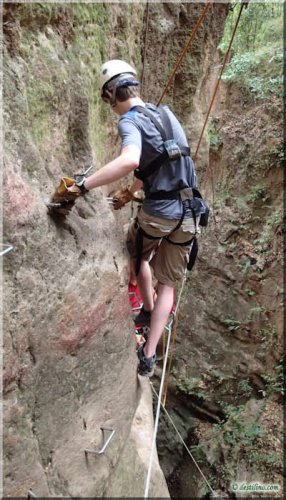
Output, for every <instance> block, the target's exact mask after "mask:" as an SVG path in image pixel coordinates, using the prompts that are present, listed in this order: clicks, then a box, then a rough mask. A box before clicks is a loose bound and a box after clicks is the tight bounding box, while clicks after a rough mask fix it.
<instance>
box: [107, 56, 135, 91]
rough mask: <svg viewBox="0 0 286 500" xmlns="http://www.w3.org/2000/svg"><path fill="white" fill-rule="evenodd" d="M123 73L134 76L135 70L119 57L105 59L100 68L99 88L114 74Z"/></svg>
mask: <svg viewBox="0 0 286 500" xmlns="http://www.w3.org/2000/svg"><path fill="white" fill-rule="evenodd" d="M124 73H129V74H131V75H134V76H136V70H135V69H134V68H132V66H130V64H128V63H126V62H125V61H121V60H120V59H112V60H111V61H107V62H106V63H104V64H103V65H102V66H101V68H100V77H99V85H100V88H101V89H102V88H103V87H104V85H105V84H106V83H107V82H109V80H111V79H112V78H114V77H115V76H118V75H121V74H124Z"/></svg>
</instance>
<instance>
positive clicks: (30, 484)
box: [3, 3, 228, 497]
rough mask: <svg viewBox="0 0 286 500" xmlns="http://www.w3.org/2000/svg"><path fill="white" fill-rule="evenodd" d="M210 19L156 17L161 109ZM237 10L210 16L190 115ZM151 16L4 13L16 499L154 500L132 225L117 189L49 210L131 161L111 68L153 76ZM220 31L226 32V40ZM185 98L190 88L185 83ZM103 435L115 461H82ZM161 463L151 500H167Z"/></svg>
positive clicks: (104, 7) (8, 336)
mask: <svg viewBox="0 0 286 500" xmlns="http://www.w3.org/2000/svg"><path fill="white" fill-rule="evenodd" d="M201 7H202V6H198V5H195V4H179V3H178V4H153V5H150V14H151V15H150V19H151V21H150V24H149V34H148V42H147V43H148V47H147V52H146V61H145V62H146V64H147V66H146V67H147V73H148V74H147V75H146V74H145V78H147V81H148V82H149V83H148V89H150V100H155V99H154V98H156V97H157V95H158V94H159V89H160V88H162V83H163V76H164V77H165V76H167V74H168V72H169V70H170V68H171V65H172V64H173V62H174V60H175V58H176V57H177V55H178V53H179V51H180V50H181V48H182V46H183V45H184V43H185V40H186V38H187V36H188V35H189V32H190V30H191V29H192V28H193V26H194V23H195V21H196V19H197V18H198V15H199V11H200V8H201ZM227 10H228V7H227V6H213V7H212V8H211V10H210V12H209V14H208V17H207V24H206V27H205V28H204V29H203V30H202V31H201V33H200V35H199V41H198V42H196V45H195V47H196V48H195V50H194V59H193V60H192V64H191V65H190V58H189V57H188V58H187V60H186V61H185V63H184V65H183V67H182V70H180V72H179V73H178V76H177V79H178V81H180V79H185V82H186V85H187V91H188V92H190V100H189V104H188V106H189V107H191V106H192V96H193V95H194V92H195V89H196V88H197V83H198V81H199V80H200V79H202V77H203V72H204V71H205V66H204V65H203V63H202V61H203V55H202V53H203V52H204V50H205V49H206V48H207V50H208V51H210V50H211V48H212V50H214V48H215V44H216V41H217V40H218V38H219V35H220V33H221V31H222V26H223V21H224V18H225V15H226V12H227ZM144 13H146V10H145V6H144V5H142V4H136V3H135V4H132V3H131V4H126V5H119V4H114V5H111V4H108V3H107V4H97V3H96V4H69V5H67V4H15V3H13V4H12V3H11V4H8V3H6V4H5V6H4V12H3V21H4V35H5V47H4V61H3V62H4V73H5V82H4V125H5V130H4V132H5V158H4V162H5V173H4V207H3V208H4V210H3V211H4V235H3V239H4V242H9V243H10V244H12V245H13V251H12V252H11V253H9V254H7V255H6V256H5V257H4V287H5V299H4V345H5V357H4V371H3V381H4V403H3V404H4V451H5V463H4V495H6V496H14V497H18V496H26V495H27V491H28V490H29V489H30V488H31V489H32V490H33V491H34V493H35V494H36V495H37V496H73V497H74V496H83V497H84V496H86V497H95V496H98V497H99V496H109V495H113V496H121V495H124V496H126V495H129V496H130V497H136V496H142V495H143V487H144V479H145V477H144V476H145V473H144V471H146V468H147V465H148V464H147V460H148V459H147V455H148V453H147V448H148V446H149V445H148V440H150V438H151V433H152V417H151V411H152V409H151V400H150V390H149V388H148V387H146V384H145V385H143V388H142V387H141V386H140V387H139V385H138V380H137V375H136V356H135V352H134V339H133V336H132V330H133V329H132V322H131V319H130V310H129V306H128V300H127V292H126V283H127V265H126V264H127V257H126V253H125V248H124V236H123V233H122V228H121V226H122V224H123V221H124V222H126V219H127V217H128V212H127V210H126V211H125V213H123V215H122V214H115V215H114V214H113V213H112V212H111V211H110V208H109V206H108V205H107V202H106V200H105V197H104V195H105V194H106V193H107V190H105V189H103V190H96V192H93V193H90V194H88V196H86V198H85V199H80V200H78V202H77V203H76V207H75V208H74V209H73V211H72V213H71V214H70V215H69V216H68V217H66V218H65V219H60V218H51V217H50V216H48V215H47V209H46V206H45V200H46V199H48V198H49V197H50V195H51V194H52V192H53V191H54V189H55V186H56V185H57V183H58V182H59V180H60V178H61V177H62V176H63V175H68V176H72V175H73V174H74V173H76V172H78V171H81V170H82V169H83V167H85V166H86V165H88V164H90V163H91V162H92V161H94V160H95V163H96V165H97V164H98V162H99V163H104V162H106V161H108V160H109V159H110V158H112V157H113V155H114V154H116V152H118V143H116V120H114V117H112V116H111V114H110V113H109V111H108V110H107V109H106V107H104V105H102V103H101V102H100V96H99V92H98V90H97V75H98V69H99V67H100V64H101V63H102V61H103V60H104V59H107V58H116V57H122V58H126V59H128V60H129V61H130V62H131V63H133V64H134V65H135V66H137V68H138V69H139V70H140V68H141V66H142V59H143V48H142V50H141V52H140V47H143V41H144V37H145V31H144V29H145V26H146V15H145V18H144ZM143 18H144V19H143ZM219 19H220V21H219ZM189 20H191V21H190V23H189ZM143 21H144V22H143ZM211 21H215V23H218V22H221V28H220V30H219V32H218V33H215V34H214V37H213V39H212V36H211V32H210V31H207V27H208V26H210V24H209V23H210V22H211ZM141 42H142V44H141ZM158 47H159V52H160V54H158ZM161 52H162V53H161ZM199 68H201V69H199ZM144 88H145V89H146V91H147V86H145V87H144ZM175 88H176V89H178V92H181V91H182V86H181V85H177V81H176V86H175ZM155 90H156V92H155ZM176 92H177V90H176ZM176 101H178V112H179V114H180V113H181V115H182V116H181V117H182V118H184V116H183V110H184V111H185V114H187V113H188V109H189V108H186V107H185V102H183V99H181V98H180V95H178V96H177V95H176V96H175V98H174V104H176ZM148 398H149V399H148ZM102 426H103V427H109V428H114V429H115V430H116V434H115V436H114V438H113V439H112V441H111V443H110V446H109V448H108V450H107V452H106V454H104V455H103V456H95V455H87V457H85V453H84V449H85V448H93V449H94V448H98V447H100V445H101V441H102V431H101V429H100V428H101V427H102ZM23 458H24V459H23ZM154 460H155V461H154V471H155V472H154V474H153V476H152V482H151V490H152V491H151V492H152V496H160V497H167V496H168V491H167V488H166V484H165V481H164V478H163V477H162V473H161V471H160V469H159V467H158V464H157V462H156V458H155V459H154Z"/></svg>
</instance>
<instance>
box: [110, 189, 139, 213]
mask: <svg viewBox="0 0 286 500" xmlns="http://www.w3.org/2000/svg"><path fill="white" fill-rule="evenodd" d="M110 196H112V205H113V208H114V210H120V208H122V207H124V205H126V203H129V201H131V200H132V198H133V194H132V193H131V191H129V189H128V188H124V189H118V191H115V193H113V194H111V195H110Z"/></svg>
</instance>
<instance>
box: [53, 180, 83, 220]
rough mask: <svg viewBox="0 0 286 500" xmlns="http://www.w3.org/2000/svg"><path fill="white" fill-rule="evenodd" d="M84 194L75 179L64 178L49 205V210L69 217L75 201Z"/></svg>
mask: <svg viewBox="0 0 286 500" xmlns="http://www.w3.org/2000/svg"><path fill="white" fill-rule="evenodd" d="M81 194H82V192H81V189H80V187H79V186H77V185H76V181H75V179H73V178H71V177H62V179H61V181H60V184H59V186H58V187H57V189H56V190H55V192H54V194H53V196H52V199H51V201H50V202H49V203H47V206H48V209H49V210H50V211H51V212H54V213H56V214H59V215H68V214H69V213H70V211H71V209H72V208H73V206H74V202H75V200H76V199H77V198H78V197H79V196H80V195H81Z"/></svg>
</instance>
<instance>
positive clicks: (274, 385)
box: [260, 360, 285, 397]
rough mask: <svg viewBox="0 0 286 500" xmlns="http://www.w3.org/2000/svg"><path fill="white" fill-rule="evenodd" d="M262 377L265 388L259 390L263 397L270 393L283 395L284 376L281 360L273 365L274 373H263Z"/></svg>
mask: <svg viewBox="0 0 286 500" xmlns="http://www.w3.org/2000/svg"><path fill="white" fill-rule="evenodd" d="M262 378H263V380H264V381H265V383H266V387H265V390H261V391H260V392H261V394H262V396H263V397H267V396H270V395H271V394H276V395H280V396H283V395H284V392H285V391H284V383H285V377H284V367H283V364H282V360H281V362H280V363H279V364H278V365H277V366H275V367H274V373H273V372H272V373H264V374H262Z"/></svg>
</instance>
